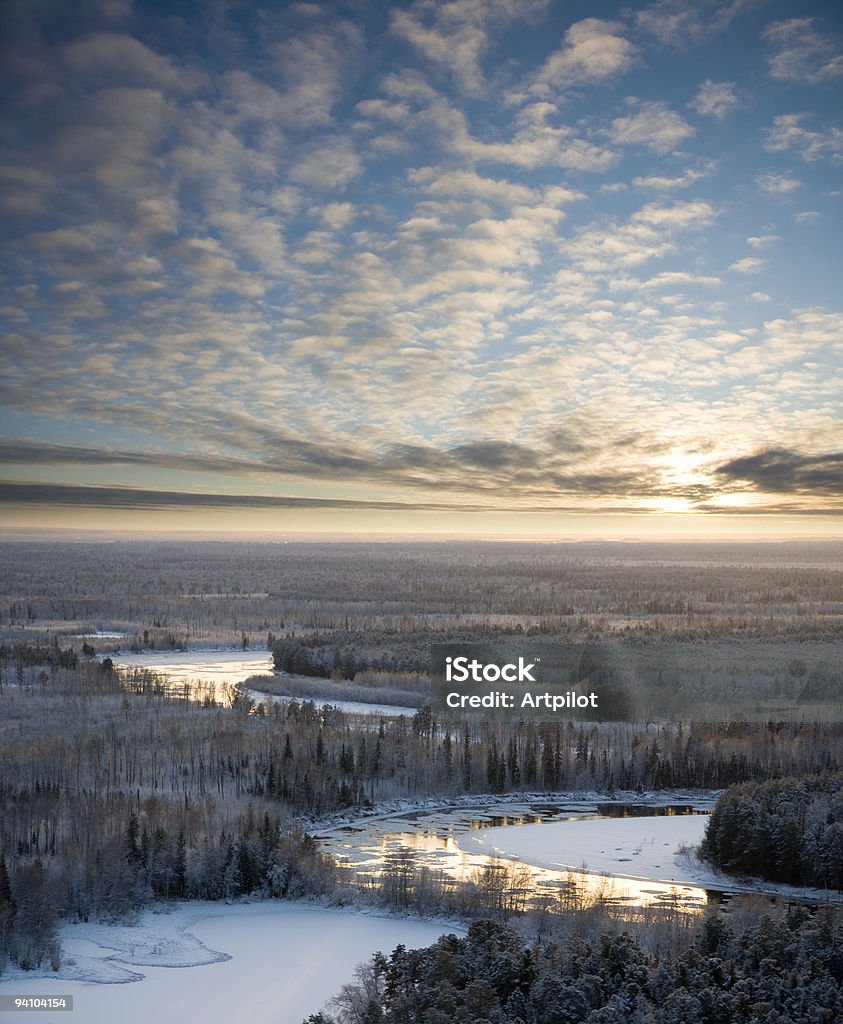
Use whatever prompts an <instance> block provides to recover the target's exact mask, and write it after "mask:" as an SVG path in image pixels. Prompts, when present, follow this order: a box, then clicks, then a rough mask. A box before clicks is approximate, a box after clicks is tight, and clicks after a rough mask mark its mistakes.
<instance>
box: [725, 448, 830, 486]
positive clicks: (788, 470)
mask: <svg viewBox="0 0 843 1024" xmlns="http://www.w3.org/2000/svg"><path fill="white" fill-rule="evenodd" d="M715 473H717V474H718V475H719V476H721V477H724V478H726V479H728V480H732V481H735V482H739V483H742V484H744V485H747V484H748V485H750V486H751V487H753V488H754V489H755V490H757V491H761V492H764V493H767V494H822V495H825V496H829V497H843V452H828V453H825V454H817V455H808V454H804V453H802V452H798V451H793V450H790V449H787V448H770V449H767V450H765V451H761V452H758V453H756V454H755V455H745V456H742V457H741V458H738V459H731V460H730V461H729V462H726V463H724V464H723V465H721V466H718V467H717V468H716V469H715Z"/></svg>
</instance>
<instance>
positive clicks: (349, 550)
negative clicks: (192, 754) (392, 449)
mask: <svg viewBox="0 0 843 1024" xmlns="http://www.w3.org/2000/svg"><path fill="white" fill-rule="evenodd" d="M840 558H841V545H840V542H839V541H838V542H835V541H830V542H817V543H804V542H800V543H790V544H774V545H773V544H766V545H765V544H763V543H762V544H759V543H752V544H718V545H710V544H686V545H682V544H658V543H654V544H643V543H639V544H626V543H594V544H591V543H589V544H585V543H570V544H564V543H558V544H538V543H536V544H533V543H482V542H465V543H453V542H424V543H414V542H410V541H407V542H402V543H400V544H379V543H365V542H361V543H347V544H318V543H316V544H314V543H306V542H290V543H284V544H277V543H276V544H273V543H262V542H226V543H220V542H201V541H197V542H187V541H184V540H178V541H158V542H153V541H117V542H115V543H111V544H100V543H84V542H80V543H68V544H62V543H50V544H44V543H28V542H14V543H2V542H0V564H2V566H3V573H2V577H3V578H2V581H0V625H2V626H4V627H8V628H9V629H20V630H26V631H30V630H32V629H33V628H34V627H35V628H37V627H39V626H40V627H42V628H49V629H54V630H55V629H62V628H63V626H62V624H66V631H67V632H71V631H75V628H76V627H77V626H78V624H80V623H83V622H84V623H91V624H93V623H97V624H98V625H101V626H103V627H107V628H109V629H115V630H119V631H122V632H126V633H127V634H128V635H129V637H130V638H131V640H130V641H129V642H130V643H134V642H135V641H136V639H137V638H138V637H142V635H143V630H144V629H147V630H148V634H149V637H148V639H149V641H150V643H152V642H153V641H154V642H155V644H156V645H167V644H169V643H170V642H171V640H170V639H169V637H170V634H172V637H173V638H175V640H176V643H179V642H182V641H184V642H187V643H188V644H189V645H195V644H197V643H208V642H212V643H240V642H241V639H242V636H243V634H244V633H245V634H246V635H248V636H250V637H256V636H266V633H267V632H269V631H275V632H276V633H280V632H281V631H285V630H286V631H294V630H307V631H315V630H319V631H322V630H327V629H337V630H350V631H359V632H362V633H367V634H368V633H371V632H372V631H377V630H378V629H381V628H388V629H401V630H404V631H405V632H407V633H409V632H412V631H413V630H418V629H424V628H430V629H433V630H451V629H460V628H464V627H468V626H471V625H478V626H481V627H485V628H486V629H487V630H489V631H490V632H491V633H494V634H495V635H501V634H504V633H512V632H514V631H516V630H518V629H521V630H523V631H524V632H525V633H531V634H535V635H538V634H541V635H546V636H559V637H563V636H568V637H575V638H580V639H584V638H587V637H589V636H592V637H593V636H596V635H606V634H607V633H611V634H613V635H618V634H619V633H623V634H625V635H631V636H641V637H657V636H672V637H675V638H688V639H706V640H712V639H718V638H719V639H731V638H737V639H740V640H741V641H743V640H744V639H746V638H748V637H755V638H761V637H766V638H770V639H775V638H782V639H785V640H790V639H793V638H798V640H799V641H800V643H802V644H804V643H805V641H807V640H815V639H822V640H833V639H838V638H839V622H840V615H841V613H843V574H841V572H840V570H839V565H840ZM139 642H142V641H139ZM106 653H108V652H106Z"/></svg>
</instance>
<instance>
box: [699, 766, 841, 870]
mask: <svg viewBox="0 0 843 1024" xmlns="http://www.w3.org/2000/svg"><path fill="white" fill-rule="evenodd" d="M701 852H702V854H703V856H705V857H706V858H707V859H708V860H710V861H711V863H712V864H714V865H716V866H717V867H718V868H720V869H721V870H723V871H725V872H727V873H729V874H733V875H751V876H754V877H757V878H766V879H769V880H770V881H772V882H784V883H786V884H788V885H807V886H814V887H817V888H820V889H843V772H829V773H823V774H821V775H800V776H798V777H790V778H784V779H770V780H768V781H766V782H761V783H758V782H750V783H744V784H743V785H739V786H733V787H731V788H730V789H728V790H727V791H726V792H725V793H722V794H721V795H720V797H719V798H718V800H717V805H716V807H715V809H714V813H713V814H712V816H711V819H710V821H709V823H708V827H707V829H706V835H705V840H704V842H703V845H702V848H701Z"/></svg>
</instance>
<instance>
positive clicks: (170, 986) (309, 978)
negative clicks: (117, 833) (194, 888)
mask: <svg viewBox="0 0 843 1024" xmlns="http://www.w3.org/2000/svg"><path fill="white" fill-rule="evenodd" d="M461 931H463V929H462V928H460V926H459V925H453V926H450V927H449V926H446V925H444V924H442V923H436V922H430V921H420V920H409V919H403V918H388V917H376V916H372V915H368V914H360V913H351V912H348V911H341V910H331V909H326V908H322V907H313V906H307V905H302V904H296V903H258V904H249V905H243V906H222V905H219V904H200V905H197V904H186V905H182V906H179V907H178V908H177V909H176V910H175V911H173V912H172V913H170V914H155V913H152V912H146V913H145V914H144V915H143V917H142V919H141V922H140V924H139V925H138V926H136V927H133V928H128V927H108V926H105V925H95V924H78V925H68V926H66V927H65V928H64V929H63V932H62V939H63V944H64V946H65V949H66V956H65V965H64V967H63V970H62V974H63V975H65V977H61V978H55V977H50V978H33V977H32V974H26V975H25V974H22V973H21V974H19V975H18V976H17V977H16V978H7V976H5V975H4V976H3V978H2V979H0V996H14V995H24V994H26V995H39V996H58V995H63V996H72V997H73V1010H72V1011H61V1012H54V1013H38V1014H37V1015H36V1017H37V1019H38V1020H43V1021H49V1022H50V1024H112V1022H116V1021H117V1022H119V1024H148V1022H149V1021H154V1022H155V1024H184V1022H185V1021H191V1020H195V1021H202V1024H231V1022H232V1021H248V1024H301V1022H302V1021H303V1020H304V1019H305V1017H307V1016H308V1015H309V1014H311V1013H316V1012H317V1011H318V1010H320V1009H321V1008H323V1007H324V1005H325V1003H326V1001H327V1000H328V999H329V998H330V997H331V996H332V995H334V994H335V993H337V992H338V991H339V990H340V988H341V987H342V986H343V985H344V984H346V983H347V982H349V981H351V980H352V977H353V974H354V970H355V967H356V966H357V965H358V964H359V963H360V962H361V961H363V960H366V959H368V957H369V956H370V955H371V954H372V953H374V952H375V951H376V950H382V951H384V952H391V951H392V949H394V947H395V946H397V945H398V944H400V943H403V944H404V945H405V946H407V947H410V948H412V947H418V946H428V945H430V944H431V943H433V942H435V941H436V939H438V938H439V936H440V935H444V934H447V933H449V932H457V933H459V932H461ZM68 975H69V976H70V977H67V976H68ZM73 975H76V978H73V977H72V976H73ZM83 978H87V979H91V980H82V979H83ZM94 979H96V980H94ZM97 981H99V983H97ZM23 1016H24V1017H26V1014H24V1015H23ZM21 1019H22V1015H21V1013H20V1012H15V1011H3V1010H0V1024H20V1020H21Z"/></svg>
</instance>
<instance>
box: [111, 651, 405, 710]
mask: <svg viewBox="0 0 843 1024" xmlns="http://www.w3.org/2000/svg"><path fill="white" fill-rule="evenodd" d="M112 661H113V662H114V666H115V668H117V669H146V670H147V671H149V672H155V673H156V674H157V675H160V676H165V677H166V678H167V679H168V680H169V682H170V685H171V686H173V687H174V688H175V689H179V688H180V687H182V686H184V685H190V686H191V687H192V688H193V689H194V691H195V692H196V694H197V696H198V697H199V698H200V699H201V697H203V696H206V695H207V696H209V697H213V698H214V699H215V700H220V701H222V700H225V697H226V694H227V692H228V687H232V686H237V685H238V684H240V683H244V682H245V681H246V680H247V679H249V678H250V677H251V676H260V675H264V676H275V678H276V679H277V680H279V681H282V680H283V678H284V677H283V675H281V674H278V673H276V672H275V669H274V666H273V663H272V655H271V654H270V653H269V651H241V650H219V649H207V650H195V651H145V652H143V653H141V654H115V655H114V657H113V658H112ZM296 678H299V677H296ZM196 684H199V686H198V687H197V686H196ZM244 692H245V693H247V694H248V695H249V697H250V698H251V699H252V700H253V701H255V702H256V703H271V702H272V701H286V700H290V699H291V698H289V697H282V696H273V695H270V694H266V693H259V692H258V691H257V690H251V689H246V690H244ZM296 699H297V700H306V699H312V700H313V701H314V702H315V703H316V704H319V705H322V704H330V705H331V706H332V707H335V708H339V710H340V711H344V712H346V713H347V714H356V715H383V716H386V717H392V716H397V715H407V716H408V717H412V716H413V715H414V714H415V713H416V709H415V708H409V707H398V706H396V705H393V704H364V703H361V702H359V701H344V700H332V699H329V698H325V697H313V698H302V697H298V698H296Z"/></svg>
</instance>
